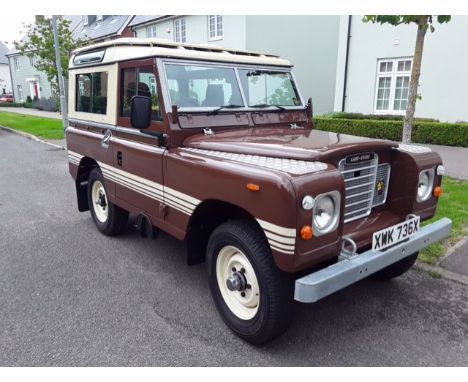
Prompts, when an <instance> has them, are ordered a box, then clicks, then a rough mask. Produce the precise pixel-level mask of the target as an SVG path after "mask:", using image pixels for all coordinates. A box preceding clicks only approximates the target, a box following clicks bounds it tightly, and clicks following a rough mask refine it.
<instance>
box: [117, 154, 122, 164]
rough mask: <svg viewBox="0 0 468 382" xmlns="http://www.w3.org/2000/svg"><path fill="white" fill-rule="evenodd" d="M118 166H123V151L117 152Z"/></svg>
mask: <svg viewBox="0 0 468 382" xmlns="http://www.w3.org/2000/svg"><path fill="white" fill-rule="evenodd" d="M117 164H118V165H119V166H122V151H117Z"/></svg>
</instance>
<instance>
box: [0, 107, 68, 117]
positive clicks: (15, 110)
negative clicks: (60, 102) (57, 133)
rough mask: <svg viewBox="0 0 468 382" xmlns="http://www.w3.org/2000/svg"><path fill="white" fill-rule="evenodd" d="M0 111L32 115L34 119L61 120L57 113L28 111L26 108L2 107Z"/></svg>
mask: <svg viewBox="0 0 468 382" xmlns="http://www.w3.org/2000/svg"><path fill="white" fill-rule="evenodd" d="M0 111H7V112H9V113H16V114H24V115H32V116H34V117H43V118H53V119H62V115H61V114H60V113H59V112H54V111H43V110H37V109H29V108H26V107H2V108H0Z"/></svg>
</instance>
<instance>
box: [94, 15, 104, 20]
mask: <svg viewBox="0 0 468 382" xmlns="http://www.w3.org/2000/svg"><path fill="white" fill-rule="evenodd" d="M103 18H104V16H103V15H96V21H102V19H103Z"/></svg>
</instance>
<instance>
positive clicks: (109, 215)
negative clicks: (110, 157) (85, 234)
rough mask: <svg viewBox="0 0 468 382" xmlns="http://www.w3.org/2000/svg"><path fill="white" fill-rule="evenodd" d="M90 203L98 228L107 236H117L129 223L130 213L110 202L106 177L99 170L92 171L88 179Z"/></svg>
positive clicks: (92, 215)
mask: <svg viewBox="0 0 468 382" xmlns="http://www.w3.org/2000/svg"><path fill="white" fill-rule="evenodd" d="M88 202H89V207H90V208H89V210H90V211H91V217H92V218H93V220H94V223H95V224H96V227H97V228H98V230H99V231H101V232H102V233H103V234H105V235H109V236H112V235H117V234H119V233H120V232H122V231H123V229H124V228H125V226H126V224H127V221H128V212H127V211H125V210H124V209H122V208H120V207H118V206H116V205H115V204H113V203H111V202H110V201H109V198H108V196H107V191H106V187H105V185H104V177H103V176H102V173H101V171H100V170H99V168H97V167H95V168H93V169H92V170H91V172H90V174H89V178H88Z"/></svg>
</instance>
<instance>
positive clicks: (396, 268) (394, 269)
mask: <svg viewBox="0 0 468 382" xmlns="http://www.w3.org/2000/svg"><path fill="white" fill-rule="evenodd" d="M418 254H419V252H416V253H413V254H412V255H409V256H408V257H405V258H404V259H401V260H400V261H397V262H396V263H394V264H392V265H390V266H388V267H387V268H384V269H382V270H380V271H378V272H376V273H374V274H373V275H372V276H371V277H372V278H373V279H376V280H381V281H385V280H390V279H393V278H395V277H398V276H401V275H402V274H403V273H406V272H407V271H409V269H410V268H411V267H412V266H413V265H414V263H415V262H416V259H417V258H418Z"/></svg>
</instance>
